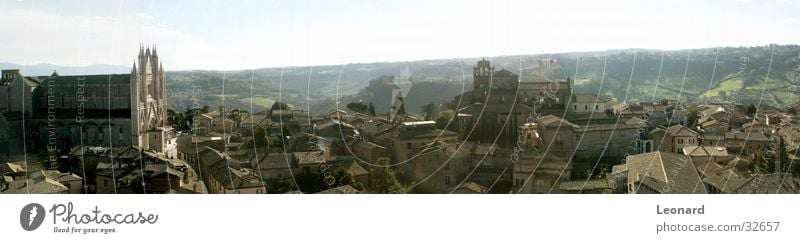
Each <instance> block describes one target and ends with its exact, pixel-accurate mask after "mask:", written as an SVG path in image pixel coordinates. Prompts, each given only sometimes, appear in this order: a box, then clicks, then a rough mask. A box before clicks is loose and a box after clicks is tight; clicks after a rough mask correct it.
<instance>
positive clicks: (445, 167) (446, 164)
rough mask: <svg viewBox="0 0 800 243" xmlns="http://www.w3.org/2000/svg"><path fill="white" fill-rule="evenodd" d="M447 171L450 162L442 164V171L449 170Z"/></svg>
mask: <svg viewBox="0 0 800 243" xmlns="http://www.w3.org/2000/svg"><path fill="white" fill-rule="evenodd" d="M449 169H450V162H446V163H444V170H449Z"/></svg>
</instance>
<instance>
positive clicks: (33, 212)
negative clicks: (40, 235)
mask: <svg viewBox="0 0 800 243" xmlns="http://www.w3.org/2000/svg"><path fill="white" fill-rule="evenodd" d="M37 213H38V211H37V210H36V207H32V208H31V217H30V220H29V221H28V226H31V225H32V224H33V219H34V218H36V214H37Z"/></svg>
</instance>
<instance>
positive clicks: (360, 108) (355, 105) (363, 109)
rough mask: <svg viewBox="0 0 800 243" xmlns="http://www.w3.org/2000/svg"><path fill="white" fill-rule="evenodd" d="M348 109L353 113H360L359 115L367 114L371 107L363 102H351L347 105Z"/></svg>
mask: <svg viewBox="0 0 800 243" xmlns="http://www.w3.org/2000/svg"><path fill="white" fill-rule="evenodd" d="M347 109H350V110H351V111H355V112H359V113H367V112H369V106H367V105H366V104H364V103H362V102H360V101H359V102H350V103H347Z"/></svg>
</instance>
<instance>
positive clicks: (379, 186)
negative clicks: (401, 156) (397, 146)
mask: <svg viewBox="0 0 800 243" xmlns="http://www.w3.org/2000/svg"><path fill="white" fill-rule="evenodd" d="M390 162H391V161H390V160H389V159H388V158H380V159H378V161H377V162H376V164H377V166H372V167H370V169H369V182H368V183H369V189H370V190H371V191H372V192H373V193H405V192H406V188H404V187H403V185H402V184H400V181H399V180H397V176H396V174H395V172H394V171H393V170H392V169H390V168H389V167H388V165H389V164H390Z"/></svg>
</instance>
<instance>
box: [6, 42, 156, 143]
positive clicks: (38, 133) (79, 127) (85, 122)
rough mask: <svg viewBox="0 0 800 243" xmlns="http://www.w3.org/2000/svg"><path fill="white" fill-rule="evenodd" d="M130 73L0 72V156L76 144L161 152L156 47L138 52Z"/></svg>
mask: <svg viewBox="0 0 800 243" xmlns="http://www.w3.org/2000/svg"><path fill="white" fill-rule="evenodd" d="M135 62H136V63H134V66H133V68H132V70H131V73H130V74H103V75H75V76H62V75H59V74H58V73H57V72H53V74H52V75H50V76H39V77H23V76H22V75H21V74H20V72H19V70H3V71H2V80H1V81H0V100H2V101H3V102H0V118H2V119H0V154H3V155H15V154H21V153H25V152H32V151H36V150H48V151H56V152H58V151H62V152H64V151H68V150H69V149H71V148H72V147H75V146H79V145H91V146H103V147H116V146H130V145H132V146H137V147H143V148H148V149H151V150H155V151H158V152H163V151H164V150H165V143H164V140H165V136H166V134H165V132H168V131H169V130H170V129H169V128H167V127H166V125H167V104H166V103H167V98H166V97H167V96H166V95H167V94H166V78H165V76H164V69H163V66H162V65H161V63H160V62H159V60H158V54H157V53H156V49H155V48H153V49H152V51H151V49H150V48H146V49H145V48H143V47H141V48H140V49H139V55H138V57H137V59H136V61H135Z"/></svg>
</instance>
